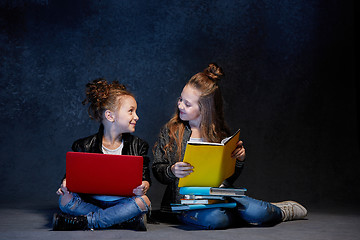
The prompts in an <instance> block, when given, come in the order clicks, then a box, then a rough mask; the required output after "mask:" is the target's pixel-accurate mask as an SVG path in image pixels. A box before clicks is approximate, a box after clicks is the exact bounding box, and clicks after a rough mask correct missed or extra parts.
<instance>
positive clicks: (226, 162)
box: [178, 129, 240, 187]
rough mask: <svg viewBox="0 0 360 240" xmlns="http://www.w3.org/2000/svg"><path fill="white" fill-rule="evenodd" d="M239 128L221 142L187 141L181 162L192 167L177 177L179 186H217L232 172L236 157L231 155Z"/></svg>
mask: <svg viewBox="0 0 360 240" xmlns="http://www.w3.org/2000/svg"><path fill="white" fill-rule="evenodd" d="M239 136H240V129H239V130H237V131H236V133H235V134H233V135H232V136H231V137H229V138H225V139H224V140H223V141H222V142H221V143H209V142H188V144H187V145H186V150H185V155H184V159H183V162H187V163H190V164H191V165H192V166H193V167H194V169H193V171H194V172H192V173H191V174H189V175H188V176H186V177H183V178H180V179H179V185H178V186H179V187H190V186H200V187H218V186H220V184H221V183H222V182H223V181H224V180H225V179H226V178H228V177H230V176H231V175H233V174H234V171H235V163H236V159H235V158H232V157H231V153H232V152H233V151H234V150H235V148H236V144H237V142H238V141H239Z"/></svg>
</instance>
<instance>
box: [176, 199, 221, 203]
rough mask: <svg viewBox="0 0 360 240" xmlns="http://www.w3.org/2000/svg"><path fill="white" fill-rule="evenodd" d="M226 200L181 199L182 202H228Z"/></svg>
mask: <svg viewBox="0 0 360 240" xmlns="http://www.w3.org/2000/svg"><path fill="white" fill-rule="evenodd" d="M226 202H227V201H226V200H218V199H180V203H181V204H215V203H226Z"/></svg>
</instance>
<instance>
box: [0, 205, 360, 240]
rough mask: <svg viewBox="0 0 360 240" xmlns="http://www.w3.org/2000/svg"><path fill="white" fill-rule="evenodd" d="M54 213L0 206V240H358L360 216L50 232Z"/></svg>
mask: <svg viewBox="0 0 360 240" xmlns="http://www.w3.org/2000/svg"><path fill="white" fill-rule="evenodd" d="M56 211H57V209H56V207H55V206H50V207H44V206H43V207H34V206H22V207H9V206H6V205H2V206H0V240H7V239H9V240H10V239H22V240H23V239H34V240H35V239H36V240H41V239H52V240H57V239H61V240H64V239H66V240H68V239H77V240H79V239H86V240H90V239H97V240H101V239H150V240H151V239H154V240H159V239H166V240H177V239H186V240H192V239H196V240H199V239H222V240H223V239H247V240H251V239H254V240H255V239H256V240H262V239H266V240H269V239H276V240H282V239H284V240H288V239H306V240H309V239H324V240H332V239H339V240H340V239H341V240H346V239H359V236H360V214H359V210H356V211H354V209H352V208H351V207H348V208H345V209H343V210H337V211H333V210H319V209H314V210H310V211H309V215H308V217H307V219H306V220H301V221H292V222H284V223H281V224H278V225H276V226H274V227H242V228H234V229H227V230H213V231H209V230H195V229H191V228H188V227H183V226H179V225H176V224H170V223H160V224H148V231H147V232H135V231H132V230H117V229H111V230H95V231H71V232H54V231H52V230H51V218H52V215H53V213H54V212H56Z"/></svg>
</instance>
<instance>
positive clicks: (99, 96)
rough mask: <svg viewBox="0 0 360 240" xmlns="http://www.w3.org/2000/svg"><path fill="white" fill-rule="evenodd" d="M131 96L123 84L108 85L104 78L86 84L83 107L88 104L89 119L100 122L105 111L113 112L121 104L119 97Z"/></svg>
mask: <svg viewBox="0 0 360 240" xmlns="http://www.w3.org/2000/svg"><path fill="white" fill-rule="evenodd" d="M123 96H131V97H134V96H133V94H132V93H130V92H129V91H127V90H126V87H125V86H124V85H123V84H120V83H119V82H118V81H113V82H112V83H108V82H107V80H106V79H105V78H97V79H95V80H93V81H92V82H89V83H88V84H86V98H85V100H84V101H83V102H82V104H83V105H86V104H88V103H90V105H89V108H88V113H89V117H90V118H91V119H95V120H96V121H98V122H101V121H102V119H103V113H104V111H106V110H111V111H115V110H117V108H118V107H119V105H120V104H121V97H123Z"/></svg>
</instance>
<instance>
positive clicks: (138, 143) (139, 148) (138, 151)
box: [72, 124, 151, 184]
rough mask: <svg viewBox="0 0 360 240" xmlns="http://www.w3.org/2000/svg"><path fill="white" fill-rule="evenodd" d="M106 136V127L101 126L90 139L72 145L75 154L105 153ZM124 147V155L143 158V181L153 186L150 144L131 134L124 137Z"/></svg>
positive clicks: (82, 139) (77, 141)
mask: <svg viewBox="0 0 360 240" xmlns="http://www.w3.org/2000/svg"><path fill="white" fill-rule="evenodd" d="M103 135H104V126H103V125H102V124H101V125H100V128H99V131H98V133H96V134H94V135H91V136H89V137H85V138H81V139H78V140H76V141H75V142H74V143H73V145H72V150H73V151H74V152H88V153H103V152H102V139H103ZM122 139H123V141H124V147H123V149H122V154H123V155H135V156H142V157H143V159H144V162H143V181H148V182H149V183H150V184H151V179H150V169H149V163H150V159H149V157H148V156H147V153H148V150H149V144H148V143H147V142H145V141H143V140H142V139H140V138H138V137H137V136H134V135H131V134H130V133H124V134H123V135H122Z"/></svg>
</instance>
